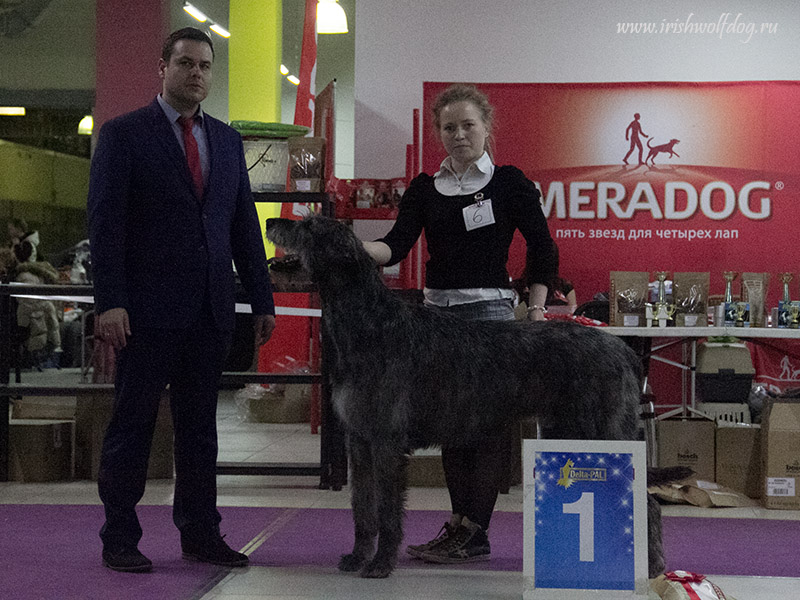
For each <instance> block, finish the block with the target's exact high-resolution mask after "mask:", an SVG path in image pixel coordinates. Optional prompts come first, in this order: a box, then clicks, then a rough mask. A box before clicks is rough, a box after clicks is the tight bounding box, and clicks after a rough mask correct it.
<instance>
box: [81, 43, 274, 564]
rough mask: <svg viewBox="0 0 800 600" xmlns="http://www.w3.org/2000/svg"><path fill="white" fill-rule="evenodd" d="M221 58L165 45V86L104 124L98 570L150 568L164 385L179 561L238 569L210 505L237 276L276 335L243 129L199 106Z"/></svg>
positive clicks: (240, 559)
mask: <svg viewBox="0 0 800 600" xmlns="http://www.w3.org/2000/svg"><path fill="white" fill-rule="evenodd" d="M213 60H214V51H213V46H212V43H211V40H210V39H209V37H208V36H207V35H206V34H205V33H203V32H202V31H200V30H198V29H194V28H185V29H181V30H179V31H176V32H174V33H173V34H172V35H170V37H169V38H167V41H166V42H165V44H164V48H163V52H162V56H161V59H160V60H159V67H158V68H159V74H160V77H161V79H162V91H161V94H159V95H158V96H157V97H156V99H155V100H154V101H153V102H152V103H151V104H150V105H149V106H145V107H144V108H141V109H139V110H136V111H134V112H132V113H128V114H126V115H123V116H121V117H118V118H116V119H113V120H111V121H109V122H108V123H106V124H105V125H104V126H103V128H102V129H101V131H100V135H99V139H98V143H97V148H96V150H95V153H94V157H93V159H92V169H91V176H90V184H89V201H88V210H89V235H90V240H91V249H92V266H93V273H94V285H95V309H96V314H97V317H96V320H97V323H96V331H97V332H98V334H99V335H100V336H101V337H102V338H103V339H105V340H106V341H108V342H109V343H111V344H112V345H113V346H114V347H115V348H116V349H117V350H118V351H119V355H118V362H117V375H116V382H115V384H116V393H115V400H114V410H113V414H112V417H111V422H110V423H109V426H108V430H107V431H106V437H105V441H104V443H103V450H102V456H101V461H100V473H99V478H98V487H99V492H100V498H101V499H102V501H103V504H104V506H105V515H106V521H105V524H104V525H103V527H102V529H101V531H100V537H101V539H102V541H103V563H104V564H105V565H106V566H108V567H109V568H111V569H114V570H118V571H132V572H142V571H149V570H151V569H152V563H151V562H150V560H149V559H147V557H145V556H144V555H142V554H141V552H139V550H138V543H139V540H140V539H141V536H142V529H141V526H140V525H139V520H138V518H137V516H136V504H137V503H138V502H139V500H141V498H142V495H143V493H144V488H145V481H146V477H147V463H148V458H149V454H150V446H151V442H152V437H153V429H154V426H155V420H156V415H157V411H158V405H159V400H160V396H161V393H162V391H163V390H164V389H165V387H166V386H167V385H169V388H170V407H171V411H172V420H173V425H174V431H175V444H174V453H175V497H174V502H173V520H174V522H175V525H176V526H177V527H178V529H179V530H180V537H181V548H182V551H183V556H184V557H185V558H191V559H195V560H200V561H204V562H210V563H213V564H220V565H224V566H243V565H246V564H247V562H248V559H247V556H246V555H244V554H241V553H239V552H236V551H234V550H233V549H231V548H230V547H229V546H228V545H227V544H226V542H225V541H224V540H223V538H222V535H221V534H220V528H219V523H220V520H221V517H220V514H219V511H218V510H217V507H216V501H217V488H216V460H217V430H216V407H217V389H218V385H219V378H220V374H221V372H222V368H223V364H224V360H225V357H226V354H227V351H228V348H229V347H230V342H231V339H232V332H233V329H234V318H235V314H234V312H235V300H234V292H235V274H234V271H233V266H232V263H233V264H235V265H236V271H237V272H238V274H239V278H240V279H241V281H242V283H243V284H244V286H245V288H246V290H247V291H248V293H249V296H250V304H251V306H252V309H253V314H254V326H255V338H256V343H257V344H259V345H260V344H263V343H264V342H266V341H267V340H268V339H269V337H270V335H271V333H272V330H273V328H274V327H275V317H274V313H275V310H274V305H273V300H272V289H271V286H270V280H269V273H268V270H267V264H266V257H265V254H264V246H263V243H262V240H261V230H260V227H259V225H258V217H257V214H256V210H255V205H254V204H253V200H252V196H251V193H250V183H249V180H248V176H247V168H246V165H245V160H244V152H243V150H242V142H241V138H240V136H239V134H238V133H236V132H235V131H234V130H233V129H231V128H230V127H228V126H227V125H225V124H224V123H222V122H221V121H218V120H216V119H214V118H212V117H210V116H209V115H207V114H205V113H203V111H202V109H201V108H200V102H202V101H203V100H204V99H205V98H206V96H207V95H208V90H209V87H210V84H211V67H212V63H213Z"/></svg>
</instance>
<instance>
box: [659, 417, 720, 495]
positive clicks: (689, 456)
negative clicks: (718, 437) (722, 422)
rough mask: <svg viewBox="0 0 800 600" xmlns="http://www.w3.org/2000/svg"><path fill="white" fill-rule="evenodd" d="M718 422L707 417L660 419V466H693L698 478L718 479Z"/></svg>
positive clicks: (691, 467) (706, 479)
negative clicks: (715, 470) (716, 466)
mask: <svg viewBox="0 0 800 600" xmlns="http://www.w3.org/2000/svg"><path fill="white" fill-rule="evenodd" d="M715 430H716V423H715V422H714V421H712V420H711V419H707V418H703V417H688V418H675V419H665V420H662V421H658V425H657V429H656V438H657V440H658V442H657V443H658V466H659V467H689V468H690V469H692V470H693V471H694V472H695V473H696V477H697V478H698V479H703V480H705V481H714V480H715V479H714V466H715V465H714V463H715V460H716V458H715V450H714V449H715V433H716V431H715Z"/></svg>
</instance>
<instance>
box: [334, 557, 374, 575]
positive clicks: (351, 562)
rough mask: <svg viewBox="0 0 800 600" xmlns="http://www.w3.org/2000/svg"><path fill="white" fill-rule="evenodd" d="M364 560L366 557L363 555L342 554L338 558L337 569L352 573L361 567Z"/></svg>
mask: <svg viewBox="0 0 800 600" xmlns="http://www.w3.org/2000/svg"><path fill="white" fill-rule="evenodd" d="M366 562H367V559H366V558H364V557H363V556H357V555H355V554H343V555H342V557H341V558H340V559H339V570H340V571H346V572H348V573H352V572H353V571H358V570H359V569H361V567H363V566H364V564H365V563H366Z"/></svg>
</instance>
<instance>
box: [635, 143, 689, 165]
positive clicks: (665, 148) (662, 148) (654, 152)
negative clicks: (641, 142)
mask: <svg viewBox="0 0 800 600" xmlns="http://www.w3.org/2000/svg"><path fill="white" fill-rule="evenodd" d="M679 142H680V140H676V139H675V138H672V139H671V140H670V141H669V142H667V143H666V144H660V145H658V146H651V145H650V140H647V147H648V148H650V152H648V154H647V158H645V159H644V164H647V162H648V161H649V162H650V164H651V165H653V166H655V164H656V161H655V158H656V156H658V155H659V154H660V153H661V152H663V153H665V154H666V153H667V152H669V157H670V158H672V157H673V156H677V157H678V158H680V157H681V155H680V154H678V153H677V152H675V144H677V143H679Z"/></svg>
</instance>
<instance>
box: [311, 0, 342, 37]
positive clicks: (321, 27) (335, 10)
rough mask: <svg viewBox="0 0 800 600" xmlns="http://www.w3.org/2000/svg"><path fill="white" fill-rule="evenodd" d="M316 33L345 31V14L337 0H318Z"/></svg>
mask: <svg viewBox="0 0 800 600" xmlns="http://www.w3.org/2000/svg"><path fill="white" fill-rule="evenodd" d="M317 33H347V15H346V14H345V12H344V9H343V8H342V7H341V6H339V0H319V3H318V4H317Z"/></svg>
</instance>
